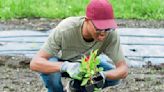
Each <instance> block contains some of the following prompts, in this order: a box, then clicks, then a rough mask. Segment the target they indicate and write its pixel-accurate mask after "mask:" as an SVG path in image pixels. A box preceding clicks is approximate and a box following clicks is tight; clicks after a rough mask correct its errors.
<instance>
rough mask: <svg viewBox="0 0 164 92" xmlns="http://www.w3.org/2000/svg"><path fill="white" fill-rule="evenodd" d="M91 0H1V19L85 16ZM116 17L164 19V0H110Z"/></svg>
mask: <svg viewBox="0 0 164 92" xmlns="http://www.w3.org/2000/svg"><path fill="white" fill-rule="evenodd" d="M89 1H90V0H0V19H13V18H40V17H44V18H66V17H69V16H84V15H85V7H86V5H87V3H88V2H89ZM110 2H111V3H112V5H113V7H114V12H115V16H116V18H121V19H156V20H161V19H164V7H163V6H164V1H163V0H110Z"/></svg>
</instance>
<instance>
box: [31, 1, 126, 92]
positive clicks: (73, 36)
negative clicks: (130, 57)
mask: <svg viewBox="0 0 164 92" xmlns="http://www.w3.org/2000/svg"><path fill="white" fill-rule="evenodd" d="M116 28H117V24H116V23H115V21H114V14H113V9H112V6H111V4H110V3H109V2H108V1H107V0H91V1H90V3H89V4H88V6H87V9H86V17H69V18H66V19H64V20H63V21H62V22H61V23H59V24H58V25H57V27H56V28H55V29H54V30H53V32H52V33H51V34H50V35H49V37H48V40H47V41H46V42H45V44H44V45H43V47H42V48H41V49H40V51H39V52H38V53H37V54H36V56H35V57H34V58H33V59H32V61H31V63H30V68H31V69H32V70H34V71H38V72H41V73H42V74H41V77H42V78H43V80H44V83H45V85H46V87H47V89H48V92H63V86H62V84H61V72H67V73H68V74H69V75H70V77H72V78H75V79H80V78H79V77H77V75H78V73H79V66H80V62H79V60H80V59H81V56H83V55H89V52H90V51H91V50H96V49H99V48H101V47H103V46H102V45H104V44H103V43H105V44H107V46H106V47H105V49H104V50H103V51H101V53H104V54H106V55H107V56H108V57H109V58H111V59H112V60H113V62H114V64H115V66H116V67H115V68H114V67H113V66H111V64H110V63H109V62H108V59H106V58H104V56H102V55H100V59H101V63H100V66H101V67H103V68H104V72H103V73H102V75H103V76H104V80H105V84H104V88H105V87H108V86H113V85H116V84H118V82H119V79H123V78H125V77H126V76H127V75H128V67H127V64H126V63H125V59H124V56H123V53H122V50H121V46H120V38H119V36H118V34H117V31H116V30H115V29H116ZM61 60H62V62H60V61H61ZM63 60H64V61H63ZM68 61H71V62H68Z"/></svg>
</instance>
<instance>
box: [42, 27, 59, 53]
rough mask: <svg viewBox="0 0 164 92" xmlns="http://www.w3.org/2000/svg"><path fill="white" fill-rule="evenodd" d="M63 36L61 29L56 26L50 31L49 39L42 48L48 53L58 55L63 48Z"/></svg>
mask: <svg viewBox="0 0 164 92" xmlns="http://www.w3.org/2000/svg"><path fill="white" fill-rule="evenodd" d="M61 42H62V37H61V34H60V31H59V30H58V29H57V28H55V29H53V30H52V32H51V33H50V35H49V37H48V39H47V41H46V42H45V43H44V44H43V46H42V48H41V49H43V50H45V51H46V52H47V53H49V54H51V55H53V56H57V54H58V52H59V50H60V49H61Z"/></svg>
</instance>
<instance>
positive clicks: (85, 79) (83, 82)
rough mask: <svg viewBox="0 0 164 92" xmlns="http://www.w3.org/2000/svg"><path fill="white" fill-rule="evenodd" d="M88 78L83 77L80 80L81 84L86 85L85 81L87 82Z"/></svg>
mask: <svg viewBox="0 0 164 92" xmlns="http://www.w3.org/2000/svg"><path fill="white" fill-rule="evenodd" d="M88 80H89V78H84V79H83V81H82V83H81V86H84V85H86V84H87V82H88Z"/></svg>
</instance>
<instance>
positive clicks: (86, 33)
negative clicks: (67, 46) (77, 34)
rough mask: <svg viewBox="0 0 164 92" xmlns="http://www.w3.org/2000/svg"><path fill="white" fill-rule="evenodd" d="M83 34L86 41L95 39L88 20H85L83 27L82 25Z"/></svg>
mask: <svg viewBox="0 0 164 92" xmlns="http://www.w3.org/2000/svg"><path fill="white" fill-rule="evenodd" d="M82 36H83V39H84V40H85V41H86V42H92V41H94V39H93V38H92V36H91V35H90V33H89V32H88V29H87V25H86V22H85V21H84V24H83V27H82Z"/></svg>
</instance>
